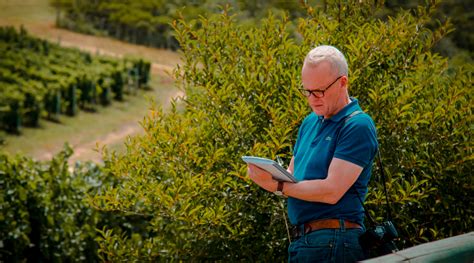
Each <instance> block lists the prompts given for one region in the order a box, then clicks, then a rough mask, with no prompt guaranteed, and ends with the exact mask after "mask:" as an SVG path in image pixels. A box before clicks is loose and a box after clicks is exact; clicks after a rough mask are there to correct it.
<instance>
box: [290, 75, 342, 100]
mask: <svg viewBox="0 0 474 263" xmlns="http://www.w3.org/2000/svg"><path fill="white" fill-rule="evenodd" d="M341 77H342V76H339V77H337V79H336V80H334V81H333V82H332V83H331V84H329V86H327V87H326V88H325V89H313V90H309V89H298V90H299V91H300V92H301V94H303V95H304V96H306V97H309V96H311V94H313V96H315V97H316V98H322V97H324V92H326V91H327V90H328V89H330V88H331V87H332V85H333V84H334V83H336V81H338V80H339V79H340V78H341Z"/></svg>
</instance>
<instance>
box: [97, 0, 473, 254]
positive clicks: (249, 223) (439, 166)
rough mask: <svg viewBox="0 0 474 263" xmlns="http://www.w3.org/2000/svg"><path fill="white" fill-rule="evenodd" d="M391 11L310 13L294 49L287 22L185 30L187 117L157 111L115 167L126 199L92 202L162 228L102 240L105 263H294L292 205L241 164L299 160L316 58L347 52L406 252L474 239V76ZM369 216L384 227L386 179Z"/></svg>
mask: <svg viewBox="0 0 474 263" xmlns="http://www.w3.org/2000/svg"><path fill="white" fill-rule="evenodd" d="M379 7H380V4H377V2H370V1H369V2H366V1H364V2H360V1H350V3H349V4H348V5H338V4H330V3H328V4H327V6H326V9H325V10H321V9H317V8H315V9H313V8H309V9H308V14H309V16H308V18H306V19H301V20H299V23H298V25H297V28H298V35H297V36H296V38H293V37H290V36H289V35H288V32H292V28H294V25H292V24H291V23H290V22H289V21H288V20H287V19H285V18H279V17H270V18H268V19H266V20H264V21H262V22H261V24H260V26H259V27H255V28H249V27H244V26H239V25H238V24H236V23H235V22H234V21H233V19H232V17H231V16H229V15H228V14H227V13H226V12H224V14H222V15H220V16H218V17H214V18H211V19H205V18H203V19H201V20H200V21H199V24H200V25H201V26H202V27H199V28H198V27H195V24H194V25H193V24H188V23H186V22H183V21H180V22H177V23H175V24H174V26H175V29H176V37H177V39H178V40H179V42H180V45H181V47H182V52H183V55H184V58H183V61H184V63H183V65H182V66H181V67H180V69H179V71H178V72H177V74H176V77H177V78H178V79H179V82H178V85H179V86H180V87H181V88H182V89H183V90H184V91H185V93H186V97H185V98H184V99H183V104H184V105H183V106H182V107H181V108H182V109H181V110H178V108H177V107H174V108H173V109H172V111H171V112H169V113H164V112H163V111H162V110H161V109H159V108H156V109H155V110H154V111H153V112H152V114H151V115H150V116H148V117H147V118H146V119H145V121H144V123H143V126H144V129H145V131H146V135H144V136H142V137H138V138H135V139H134V140H131V141H130V142H129V143H128V144H127V149H128V150H127V153H126V154H125V155H119V156H117V155H112V156H110V157H109V159H108V161H107V163H106V170H108V171H109V172H110V173H111V174H112V175H114V176H116V177H117V178H118V179H120V178H121V179H122V180H123V182H121V183H120V186H119V187H114V188H110V189H108V191H106V192H104V193H102V194H100V195H97V196H96V197H95V198H94V202H95V204H96V205H97V206H98V207H100V208H101V209H102V210H104V211H116V212H119V211H121V212H122V213H124V214H127V213H138V214H143V215H147V216H149V217H150V220H149V226H148V228H147V233H146V235H143V234H140V233H133V234H128V235H125V234H123V233H116V232H107V231H106V232H104V233H103V235H102V238H101V240H100V242H99V244H100V251H101V255H102V256H103V257H104V258H105V259H106V260H107V261H115V260H128V259H130V260H132V259H137V258H138V259H140V260H157V259H166V260H172V259H173V260H191V259H193V260H215V259H219V260H251V261H255V260H256V261H275V260H276V261H282V260H285V258H286V247H287V245H288V240H287V235H286V229H285V220H284V208H283V207H284V200H281V199H279V198H277V197H274V196H273V195H272V194H269V193H265V192H264V191H262V190H261V189H259V188H258V187H257V186H255V185H254V184H252V183H251V182H250V181H249V179H248V178H247V176H246V166H245V165H244V163H243V162H242V161H241V159H240V157H241V156H242V155H249V154H252V155H259V156H264V157H268V158H275V156H276V155H277V154H279V155H282V156H284V157H285V159H286V161H289V159H290V157H291V153H292V145H293V144H294V142H295V139H296V132H297V128H298V126H299V124H300V122H301V121H302V119H303V118H304V116H305V115H306V114H308V113H309V112H310V109H309V107H308V106H307V103H306V101H305V98H303V97H302V96H300V95H299V94H298V92H297V87H298V86H299V83H300V70H301V65H302V61H303V58H304V55H305V54H306V53H307V52H308V51H309V50H310V49H311V48H312V47H314V46H316V45H319V44H331V45H335V46H337V47H339V48H340V49H341V50H342V51H343V52H344V53H345V54H346V56H347V58H348V61H349V64H350V74H349V80H350V93H351V95H353V96H355V97H357V98H358V99H359V100H360V102H361V105H362V107H363V109H364V110H366V111H367V112H368V113H369V114H370V115H372V116H373V118H374V120H375V123H376V124H377V128H378V134H379V141H380V146H381V149H382V156H383V161H384V163H385V166H386V169H387V174H388V177H389V178H388V189H389V192H390V199H391V200H392V202H393V204H392V206H393V210H394V211H395V215H394V216H395V218H394V221H395V223H396V225H397V227H398V229H399V232H400V234H401V239H400V240H399V241H398V244H399V246H400V247H401V248H404V247H409V246H412V245H414V244H419V243H423V242H427V241H431V240H436V239H441V238H444V237H448V236H451V235H455V234H459V233H463V232H467V231H471V230H472V229H471V228H472V223H473V222H472V210H471V209H472V208H471V207H470V204H472V201H473V200H472V198H473V196H474V194H473V189H472V176H470V175H471V172H472V170H473V169H472V168H473V167H472V156H473V154H472V129H471V126H472V125H471V124H470V123H472V104H471V103H470V99H471V96H472V87H471V86H472V85H471V84H472V81H471V74H472V66H469V68H452V67H450V66H449V64H448V61H447V60H446V59H444V58H442V57H440V56H438V55H436V54H433V53H431V51H430V50H431V48H432V46H433V45H434V44H435V43H436V42H437V41H438V40H439V39H440V38H442V37H443V36H444V35H445V34H446V33H447V32H449V30H450V29H449V25H440V27H439V28H437V29H436V30H435V31H430V30H428V29H427V28H426V27H425V26H424V25H425V24H426V23H427V22H428V21H430V19H431V18H430V16H431V15H432V13H433V12H434V7H430V6H428V7H420V8H419V9H418V11H417V12H416V14H415V15H413V14H411V13H409V12H401V13H400V14H398V15H397V16H396V17H390V18H388V19H387V20H384V21H382V20H378V19H375V18H373V17H375V16H374V13H375V12H377V11H378V8H379ZM300 40H301V41H300ZM369 193H370V194H369V196H368V201H367V204H368V208H369V209H370V212H371V213H372V214H374V216H375V217H376V218H377V219H378V220H381V219H382V217H383V216H384V215H385V211H384V206H383V203H384V197H383V191H382V188H381V181H380V179H379V173H378V172H377V171H375V172H374V178H373V179H372V181H371V185H370V190H369Z"/></svg>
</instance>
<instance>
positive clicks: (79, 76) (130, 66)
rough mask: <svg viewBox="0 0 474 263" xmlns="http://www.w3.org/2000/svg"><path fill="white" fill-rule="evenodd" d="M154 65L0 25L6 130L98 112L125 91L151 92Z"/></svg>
mask: <svg viewBox="0 0 474 263" xmlns="http://www.w3.org/2000/svg"><path fill="white" fill-rule="evenodd" d="M149 74H150V63H149V62H146V61H143V60H142V59H139V60H137V59H132V60H130V59H124V60H117V59H111V58H107V57H99V56H97V57H92V56H91V55H90V54H88V53H84V52H80V51H78V50H74V49H68V48H61V47H59V46H58V45H55V44H53V43H50V42H47V41H45V40H41V39H38V38H34V37H32V36H30V35H28V33H27V32H26V30H25V29H24V28H23V27H22V28H20V30H19V31H17V30H16V29H15V28H13V27H0V87H1V88H0V129H4V130H6V131H9V132H14V133H19V132H20V130H21V127H22V126H23V125H28V126H34V127H36V126H39V122H40V118H41V117H47V118H48V119H50V120H55V121H57V120H58V116H59V115H60V114H62V113H66V114H68V115H75V114H76V113H77V108H78V107H80V108H81V109H83V110H95V108H96V107H97V106H98V105H104V106H105V105H108V104H110V103H111V97H112V94H114V97H115V98H116V99H118V100H122V99H123V93H125V92H127V93H132V91H133V90H134V89H137V88H147V83H148V79H149Z"/></svg>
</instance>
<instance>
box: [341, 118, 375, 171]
mask: <svg viewBox="0 0 474 263" xmlns="http://www.w3.org/2000/svg"><path fill="white" fill-rule="evenodd" d="M377 148H378V143H377V133H376V130H375V125H374V123H373V121H372V119H371V118H370V117H369V116H368V115H366V114H360V115H357V116H354V117H352V118H350V119H349V120H348V121H347V123H345V124H343V127H342V128H341V130H340V132H339V135H338V139H337V145H336V150H335V152H334V157H336V158H338V159H342V160H345V161H348V162H351V163H354V164H356V165H358V166H360V167H362V168H364V167H366V166H367V165H369V164H370V163H371V161H372V160H373V159H374V157H375V154H376V153H377Z"/></svg>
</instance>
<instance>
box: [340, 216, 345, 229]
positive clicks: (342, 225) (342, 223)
mask: <svg viewBox="0 0 474 263" xmlns="http://www.w3.org/2000/svg"><path fill="white" fill-rule="evenodd" d="M339 228H340V229H341V231H342V232H345V231H346V225H345V224H344V219H341V218H340V219H339Z"/></svg>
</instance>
